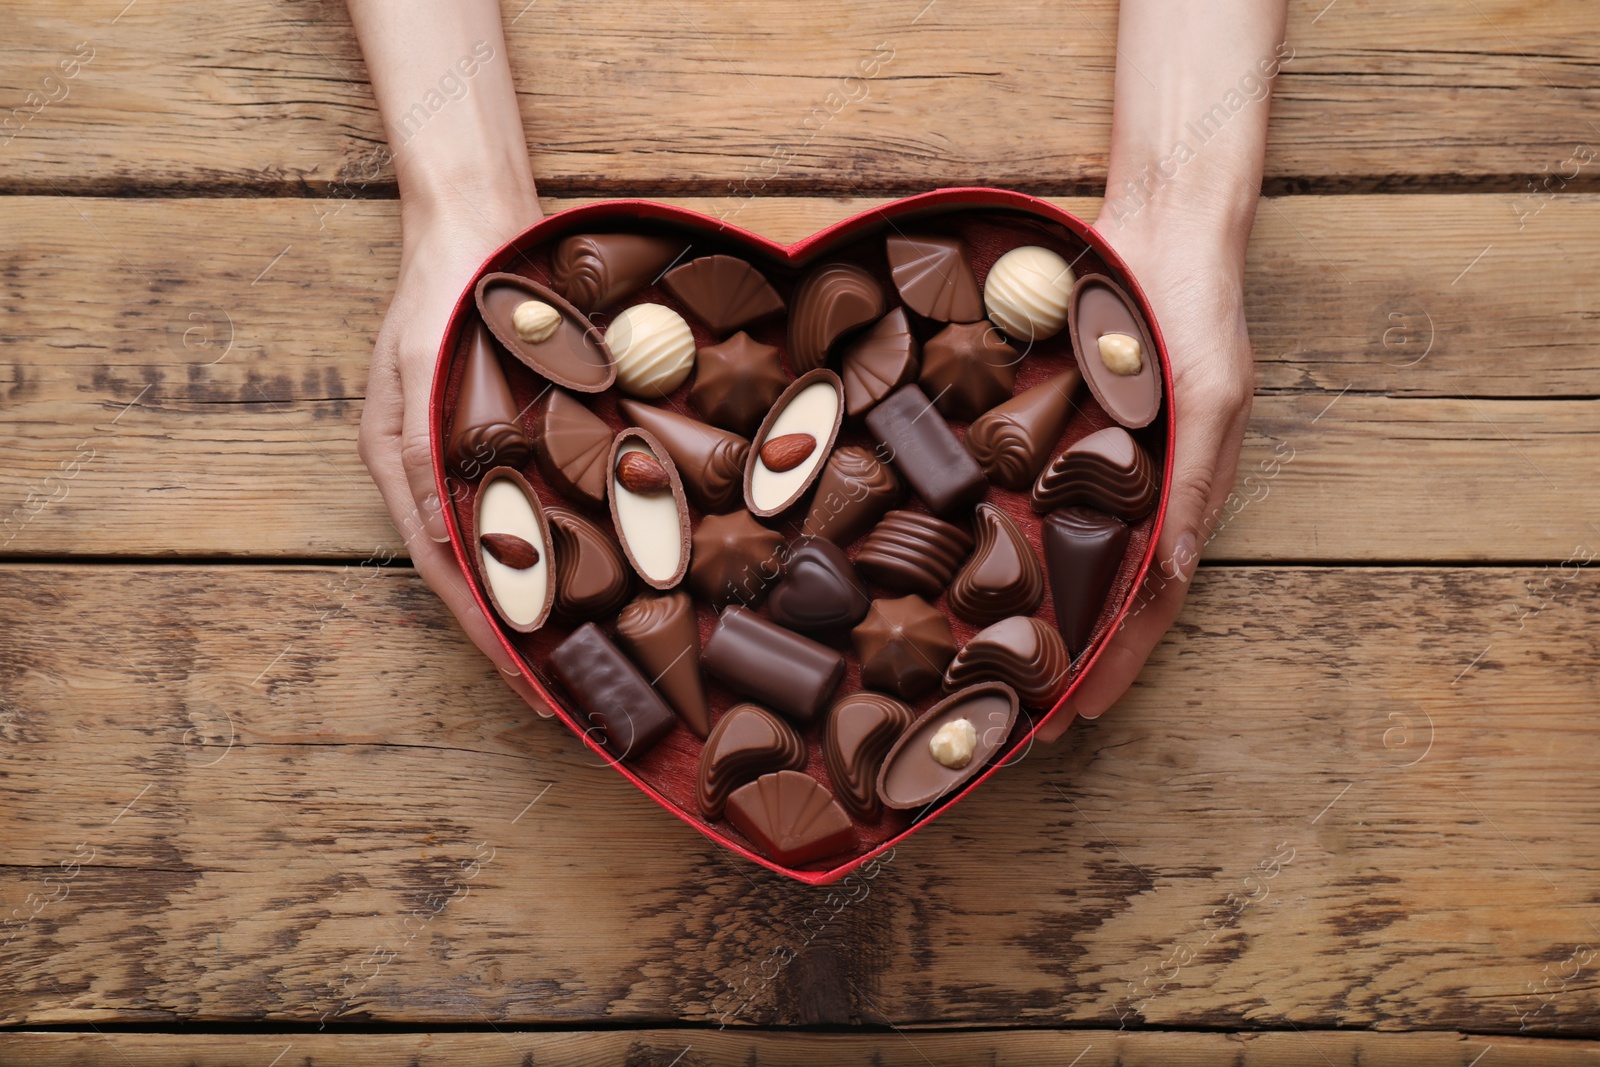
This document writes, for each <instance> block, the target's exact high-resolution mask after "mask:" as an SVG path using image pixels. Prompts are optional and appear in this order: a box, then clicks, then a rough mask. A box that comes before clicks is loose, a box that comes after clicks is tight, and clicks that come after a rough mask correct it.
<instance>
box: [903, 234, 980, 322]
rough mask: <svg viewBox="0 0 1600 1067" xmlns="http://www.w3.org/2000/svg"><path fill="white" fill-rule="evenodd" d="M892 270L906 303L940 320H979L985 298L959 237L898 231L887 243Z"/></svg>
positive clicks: (925, 316)
mask: <svg viewBox="0 0 1600 1067" xmlns="http://www.w3.org/2000/svg"><path fill="white" fill-rule="evenodd" d="M885 251H886V252H887V253H888V256H889V273H890V274H891V275H892V276H893V277H894V284H895V287H896V288H898V289H899V290H900V298H901V299H902V300H904V301H905V302H906V306H907V307H909V308H911V310H912V311H915V312H916V313H917V314H918V315H921V316H922V317H923V318H927V319H935V320H937V321H939V322H976V321H977V320H978V319H981V318H983V300H982V298H980V297H979V295H978V282H977V279H975V278H974V277H973V276H972V261H971V260H970V259H969V258H968V256H967V246H966V245H965V244H964V243H963V242H962V241H961V240H960V239H959V238H956V237H931V236H916V237H914V236H907V235H905V234H896V235H894V236H892V237H890V238H889V239H888V240H887V242H886V248H885Z"/></svg>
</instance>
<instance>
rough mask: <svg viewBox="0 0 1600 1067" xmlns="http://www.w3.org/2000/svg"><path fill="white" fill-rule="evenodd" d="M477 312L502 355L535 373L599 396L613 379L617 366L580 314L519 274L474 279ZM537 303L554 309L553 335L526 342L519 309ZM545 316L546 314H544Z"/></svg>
mask: <svg viewBox="0 0 1600 1067" xmlns="http://www.w3.org/2000/svg"><path fill="white" fill-rule="evenodd" d="M477 296H478V313H479V314H480V315H482V316H483V321H484V322H485V323H486V324H487V325H488V327H489V331H490V332H491V333H493V334H494V336H495V339H496V340H498V341H499V342H500V343H501V344H503V345H505V346H506V351H508V352H510V353H511V354H512V355H513V356H516V357H517V358H518V359H519V360H521V361H522V362H523V363H525V364H527V365H528V367H530V368H531V369H532V370H533V371H534V372H535V373H536V374H539V375H540V376H542V377H545V378H548V379H550V380H551V381H552V382H555V383H556V384H557V385H564V386H566V387H567V388H568V389H574V390H576V391H578V392H580V393H601V392H604V391H605V390H607V389H609V388H611V383H613V382H615V381H616V380H617V365H616V361H615V360H613V359H612V358H611V350H610V349H609V348H607V347H606V342H605V337H604V335H603V334H601V332H600V331H599V330H597V329H595V327H594V325H593V324H592V323H591V322H590V321H589V319H588V316H586V315H585V314H584V313H583V312H582V311H580V310H578V309H577V308H576V307H573V306H572V305H571V304H570V303H568V302H567V301H566V300H564V299H562V297H561V296H560V294H558V293H556V292H554V291H553V290H551V289H548V288H546V287H545V286H543V285H540V284H539V283H538V282H536V281H534V280H533V279H532V278H524V277H523V276H522V275H520V274H505V273H497V274H485V275H484V276H483V277H482V278H479V279H478V288H477ZM529 301H536V302H538V303H540V304H545V305H547V306H548V307H549V308H550V309H552V310H554V311H555V312H556V314H557V316H559V317H558V319H557V321H556V323H555V328H554V332H552V333H550V334H549V335H548V336H546V337H544V338H542V339H540V340H527V339H524V338H523V336H522V335H521V334H520V333H518V332H517V327H516V313H517V309H518V308H519V307H521V306H522V305H523V304H525V303H527V302H529ZM545 313H546V314H549V312H548V311H547V312H545Z"/></svg>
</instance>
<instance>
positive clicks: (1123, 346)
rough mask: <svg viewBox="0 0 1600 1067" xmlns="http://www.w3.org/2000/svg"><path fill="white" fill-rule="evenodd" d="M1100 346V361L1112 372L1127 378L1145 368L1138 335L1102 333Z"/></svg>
mask: <svg viewBox="0 0 1600 1067" xmlns="http://www.w3.org/2000/svg"><path fill="white" fill-rule="evenodd" d="M1098 347H1099V349H1100V362H1101V363H1104V364H1105V367H1106V370H1108V371H1110V372H1111V373H1112V374H1117V375H1121V376H1122V377H1124V378H1126V377H1129V376H1130V375H1134V374H1138V373H1139V371H1141V370H1143V369H1144V358H1143V353H1142V352H1141V351H1140V348H1139V339H1138V338H1137V337H1131V336H1129V335H1128V334H1125V333H1107V334H1101V335H1100V341H1099V344H1098Z"/></svg>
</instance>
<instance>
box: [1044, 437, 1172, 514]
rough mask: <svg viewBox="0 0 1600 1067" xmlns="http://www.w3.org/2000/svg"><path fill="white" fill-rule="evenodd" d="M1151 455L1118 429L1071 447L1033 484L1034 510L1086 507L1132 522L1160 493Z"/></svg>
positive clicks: (1144, 512)
mask: <svg viewBox="0 0 1600 1067" xmlns="http://www.w3.org/2000/svg"><path fill="white" fill-rule="evenodd" d="M1157 477H1158V476H1157V474H1156V472H1155V465H1154V464H1152V463H1151V462H1150V453H1148V452H1146V451H1145V450H1144V448H1143V447H1141V446H1140V444H1139V442H1137V441H1135V440H1134V439H1133V437H1132V436H1131V435H1130V434H1129V433H1128V431H1127V430H1124V429H1123V428H1122V427H1120V426H1107V427H1106V428H1105V429H1103V430H1096V431H1095V432H1094V433H1092V434H1090V435H1089V436H1087V437H1085V438H1083V440H1081V441H1078V442H1077V443H1075V444H1073V445H1071V446H1070V447H1069V448H1068V449H1067V450H1066V451H1065V452H1063V453H1061V455H1059V456H1057V457H1056V458H1055V460H1054V462H1052V463H1051V464H1050V466H1048V467H1046V468H1045V470H1044V473H1043V474H1041V475H1039V480H1038V481H1036V482H1035V483H1034V485H1033V495H1032V502H1033V510H1034V511H1037V512H1038V513H1039V514H1041V515H1042V514H1044V513H1045V512H1047V511H1050V510H1052V509H1053V508H1061V507H1068V506H1070V505H1073V504H1087V505H1088V506H1090V507H1092V508H1098V509H1100V510H1101V511H1105V512H1110V513H1111V514H1112V515H1115V516H1116V517H1117V518H1119V519H1122V520H1123V521H1125V522H1136V521H1138V520H1139V519H1142V518H1144V517H1145V516H1146V515H1148V514H1149V513H1150V509H1151V508H1152V507H1154V506H1155V503H1156V493H1157V489H1158V485H1157Z"/></svg>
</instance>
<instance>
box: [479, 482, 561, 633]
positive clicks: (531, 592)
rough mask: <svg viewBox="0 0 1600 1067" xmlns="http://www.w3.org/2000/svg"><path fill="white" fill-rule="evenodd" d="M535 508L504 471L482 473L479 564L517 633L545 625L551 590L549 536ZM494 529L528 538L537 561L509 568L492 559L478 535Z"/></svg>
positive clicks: (491, 593) (498, 607)
mask: <svg viewBox="0 0 1600 1067" xmlns="http://www.w3.org/2000/svg"><path fill="white" fill-rule="evenodd" d="M537 506H538V505H537V503H536V502H535V501H531V500H529V499H528V496H527V493H526V492H525V491H524V489H523V487H522V486H520V485H518V484H517V479H514V478H512V477H510V475H509V474H508V473H507V472H506V470H504V469H502V470H498V471H491V472H489V474H487V475H485V476H484V480H483V487H482V489H480V490H479V494H478V506H477V516H478V518H477V534H478V537H479V538H480V540H479V542H478V566H479V568H480V570H481V573H482V574H483V578H484V582H485V584H487V585H488V587H489V599H490V601H491V602H492V603H493V604H494V607H495V609H496V610H497V611H498V612H499V613H500V617H501V618H503V619H505V621H506V622H507V623H509V624H511V626H512V628H514V629H516V630H517V631H519V632H521V633H528V632H531V631H533V630H536V629H538V628H539V627H540V626H542V625H543V624H544V620H545V618H546V616H548V615H549V612H550V603H551V600H552V599H553V593H554V586H553V584H552V578H553V572H552V570H551V560H550V539H549V537H548V536H547V535H546V527H545V524H544V522H543V521H541V516H540V514H539V513H538V512H537V511H536V508H537ZM496 533H499V534H512V535H514V536H516V537H520V538H522V539H523V540H524V541H526V542H528V544H530V545H532V546H533V547H534V549H536V550H537V551H538V553H539V559H538V562H536V563H534V564H533V565H532V566H531V567H511V566H508V565H506V564H504V563H501V562H500V561H499V560H497V559H495V558H494V556H493V555H491V554H490V553H489V550H488V549H487V548H485V547H484V545H483V542H482V540H481V538H482V537H483V535H484V534H496Z"/></svg>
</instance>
